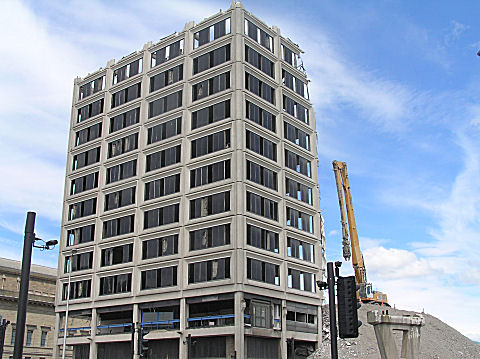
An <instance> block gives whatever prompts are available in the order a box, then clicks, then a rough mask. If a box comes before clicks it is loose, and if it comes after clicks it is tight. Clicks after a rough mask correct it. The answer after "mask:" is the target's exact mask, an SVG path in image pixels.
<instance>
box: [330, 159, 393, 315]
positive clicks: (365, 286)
mask: <svg viewBox="0 0 480 359" xmlns="http://www.w3.org/2000/svg"><path fill="white" fill-rule="evenodd" d="M332 164H333V172H334V173H335V182H336V184H337V193H338V203H339V205H340V217H341V221H342V237H343V240H342V245H343V258H345V260H346V261H348V260H350V258H352V265H353V270H354V271H355V279H356V281H357V284H358V286H359V287H360V289H359V290H358V292H357V298H358V299H359V300H360V301H361V302H363V303H372V304H379V305H387V306H389V304H388V302H387V295H386V294H385V293H382V292H378V291H374V290H373V287H372V283H368V282H367V270H366V268H365V262H364V260H363V254H362V251H361V250H360V243H359V241H358V233H357V225H356V223H355V215H354V214H353V202H352V194H351V193H350V183H349V181H348V175H347V164H346V163H345V162H340V161H333V162H332ZM344 196H345V200H344ZM345 208H346V209H347V217H348V229H349V231H350V240H349V236H348V232H349V231H347V220H346V218H345Z"/></svg>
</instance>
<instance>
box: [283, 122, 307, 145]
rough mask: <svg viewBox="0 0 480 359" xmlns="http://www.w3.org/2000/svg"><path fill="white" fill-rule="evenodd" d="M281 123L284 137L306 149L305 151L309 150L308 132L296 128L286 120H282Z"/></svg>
mask: <svg viewBox="0 0 480 359" xmlns="http://www.w3.org/2000/svg"><path fill="white" fill-rule="evenodd" d="M283 125H284V132H285V138H286V139H287V140H289V141H290V142H292V143H295V144H296V145H298V146H300V147H302V148H304V149H306V150H307V151H310V135H309V134H308V133H306V132H305V131H302V130H300V129H298V128H296V127H295V126H293V125H291V124H289V123H288V122H284V123H283Z"/></svg>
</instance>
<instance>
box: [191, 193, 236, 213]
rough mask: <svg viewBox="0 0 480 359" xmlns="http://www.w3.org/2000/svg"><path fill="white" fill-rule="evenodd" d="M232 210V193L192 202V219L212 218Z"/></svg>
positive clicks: (214, 195)
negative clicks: (214, 215)
mask: <svg viewBox="0 0 480 359" xmlns="http://www.w3.org/2000/svg"><path fill="white" fill-rule="evenodd" d="M229 210H230V192H228V191H227V192H221V193H216V194H213V195H210V196H206V197H201V198H197V199H192V200H190V219H195V218H200V217H205V216H211V215H213V214H218V213H222V212H228V211H229Z"/></svg>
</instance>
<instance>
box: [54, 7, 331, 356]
mask: <svg viewBox="0 0 480 359" xmlns="http://www.w3.org/2000/svg"><path fill="white" fill-rule="evenodd" d="M300 53H301V50H300V48H299V47H298V45H296V44H295V43H294V42H292V41H291V40H289V39H288V38H285V37H282V36H281V35H280V30H279V29H278V28H276V27H269V26H268V25H266V24H265V23H263V22H262V21H261V20H259V19H258V18H257V17H255V16H254V15H253V14H251V13H249V12H247V11H245V10H244V8H243V5H242V4H241V3H240V2H233V3H232V5H231V7H230V8H229V9H228V10H226V11H220V12H219V13H217V14H215V15H213V16H212V17H209V18H207V19H205V20H203V21H202V22H201V23H199V24H194V23H193V22H190V23H187V24H186V26H185V28H184V29H183V31H181V32H175V33H174V34H172V35H170V36H167V37H165V38H163V39H161V40H160V41H159V42H157V43H147V44H146V45H145V46H144V47H143V49H142V50H141V51H137V52H134V53H132V54H130V55H128V56H125V57H124V58H122V59H121V60H120V61H117V62H115V61H113V60H112V61H110V62H108V63H107V66H106V67H105V68H104V69H100V70H99V71H97V72H95V73H92V74H89V75H88V76H86V77H84V78H77V79H76V80H75V84H74V94H73V106H72V118H71V128H70V140H69V150H68V162H67V173H66V181H65V200H64V210H63V220H62V238H61V247H60V256H59V271H58V282H57V300H56V312H57V324H58V325H57V328H59V329H58V331H57V337H58V340H57V343H56V344H57V346H56V348H57V355H58V351H60V350H61V347H62V343H63V339H62V337H63V333H64V332H63V328H64V327H65V319H64V318H65V312H66V305H67V297H68V298H69V300H68V304H69V312H68V317H69V318H70V319H69V320H68V325H67V340H66V343H67V345H69V346H70V345H72V346H73V348H74V357H75V358H88V357H90V358H117V359H120V358H131V357H132V355H135V357H138V354H139V352H140V351H141V350H142V348H141V347H143V345H141V346H140V347H139V342H138V336H139V334H138V329H139V328H143V330H144V338H145V339H148V340H149V341H148V348H149V349H148V352H149V354H148V355H149V358H191V359H193V358H275V359H278V358H290V357H291V353H292V352H293V351H292V349H295V350H296V352H297V354H296V355H297V356H296V357H297V358H301V357H302V355H304V356H305V355H306V353H308V352H309V351H311V350H313V349H314V348H315V347H316V346H317V343H318V342H319V341H320V340H321V315H320V305H321V302H322V299H323V298H322V293H321V292H319V291H318V290H317V289H316V285H315V280H318V279H321V277H322V273H323V268H324V266H325V256H324V248H325V243H324V235H323V224H322V218H321V214H320V209H319V208H320V207H319V190H318V178H317V155H316V132H315V117H314V112H313V109H312V104H311V103H310V101H309V95H308V86H307V85H308V81H307V77H306V74H305V71H304V69H303V66H302V64H301V60H300ZM70 270H71V278H70V286H68V282H69V271H70ZM70 321H74V322H75V323H77V324H78V323H81V324H79V325H77V326H75V325H73V326H72V324H71V323H70ZM132 323H133V324H132ZM132 328H134V330H133V334H132ZM132 338H134V340H132ZM292 338H294V341H292ZM292 343H293V345H294V346H293V348H292ZM132 353H134V354H132ZM304 356H303V357H304Z"/></svg>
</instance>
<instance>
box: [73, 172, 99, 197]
mask: <svg viewBox="0 0 480 359" xmlns="http://www.w3.org/2000/svg"><path fill="white" fill-rule="evenodd" d="M97 187H98V171H97V172H93V173H89V174H88V175H85V176H83V177H78V178H75V179H72V181H71V183H70V194H72V195H73V194H78V193H81V192H84V191H88V190H91V189H93V188H97Z"/></svg>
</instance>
